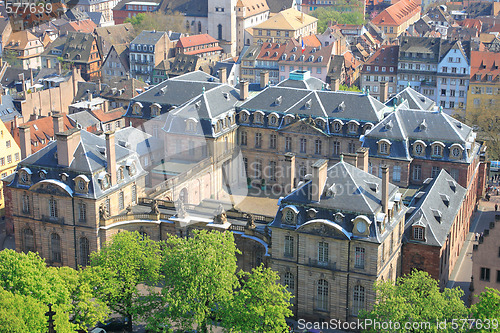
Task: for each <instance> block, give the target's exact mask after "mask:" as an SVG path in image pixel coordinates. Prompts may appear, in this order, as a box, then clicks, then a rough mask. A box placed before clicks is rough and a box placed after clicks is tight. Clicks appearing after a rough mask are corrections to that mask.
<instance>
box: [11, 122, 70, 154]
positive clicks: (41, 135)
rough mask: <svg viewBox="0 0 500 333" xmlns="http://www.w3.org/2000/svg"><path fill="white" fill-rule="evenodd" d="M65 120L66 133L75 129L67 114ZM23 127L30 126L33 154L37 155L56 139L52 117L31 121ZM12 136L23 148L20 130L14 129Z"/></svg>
mask: <svg viewBox="0 0 500 333" xmlns="http://www.w3.org/2000/svg"><path fill="white" fill-rule="evenodd" d="M63 118H64V130H65V131H66V130H69V129H71V128H74V127H75V126H73V124H72V123H71V121H70V119H69V118H68V116H67V115H66V114H63ZM23 125H27V126H30V136H31V153H36V152H37V151H39V150H40V149H42V148H43V147H45V146H47V145H48V144H49V141H50V140H53V139H54V122H53V120H52V117H43V118H39V119H36V120H31V121H28V122H26V123H24V124H23ZM11 134H12V136H13V137H14V140H15V141H16V143H17V144H18V145H19V147H21V140H20V138H19V128H14V129H12V133H11Z"/></svg>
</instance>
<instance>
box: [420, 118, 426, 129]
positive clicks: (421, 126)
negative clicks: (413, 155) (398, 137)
mask: <svg viewBox="0 0 500 333" xmlns="http://www.w3.org/2000/svg"><path fill="white" fill-rule="evenodd" d="M418 129H419V130H420V131H425V130H426V129H427V123H426V122H425V119H424V120H423V121H422V122H421V123H420V125H418Z"/></svg>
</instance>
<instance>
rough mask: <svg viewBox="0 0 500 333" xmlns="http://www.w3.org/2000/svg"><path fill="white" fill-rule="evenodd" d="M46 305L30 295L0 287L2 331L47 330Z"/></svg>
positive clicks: (37, 332) (36, 331) (0, 322)
mask: <svg viewBox="0 0 500 333" xmlns="http://www.w3.org/2000/svg"><path fill="white" fill-rule="evenodd" d="M44 308H45V307H44V305H43V304H42V303H40V302H39V301H37V300H36V299H34V298H33V297H30V296H23V295H19V294H13V293H11V292H10V291H7V290H5V289H2V288H0V327H1V328H2V332H33V333H45V332H46V331H47V328H46V326H47V318H46V317H45V315H44V314H45V312H44Z"/></svg>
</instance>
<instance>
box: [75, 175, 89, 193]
mask: <svg viewBox="0 0 500 333" xmlns="http://www.w3.org/2000/svg"><path fill="white" fill-rule="evenodd" d="M74 180H75V185H76V188H75V190H76V191H77V192H78V193H87V192H88V191H89V182H90V180H89V179H88V178H87V176H85V175H79V176H77V177H76V178H75V179H74Z"/></svg>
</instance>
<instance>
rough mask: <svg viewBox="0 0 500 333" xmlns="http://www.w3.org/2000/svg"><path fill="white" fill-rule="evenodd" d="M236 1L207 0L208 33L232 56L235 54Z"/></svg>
mask: <svg viewBox="0 0 500 333" xmlns="http://www.w3.org/2000/svg"><path fill="white" fill-rule="evenodd" d="M236 1H237V0H208V34H209V35H211V36H212V37H214V38H216V39H217V40H219V44H220V46H221V47H222V48H223V49H224V52H225V53H228V54H231V55H232V56H235V55H236Z"/></svg>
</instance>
